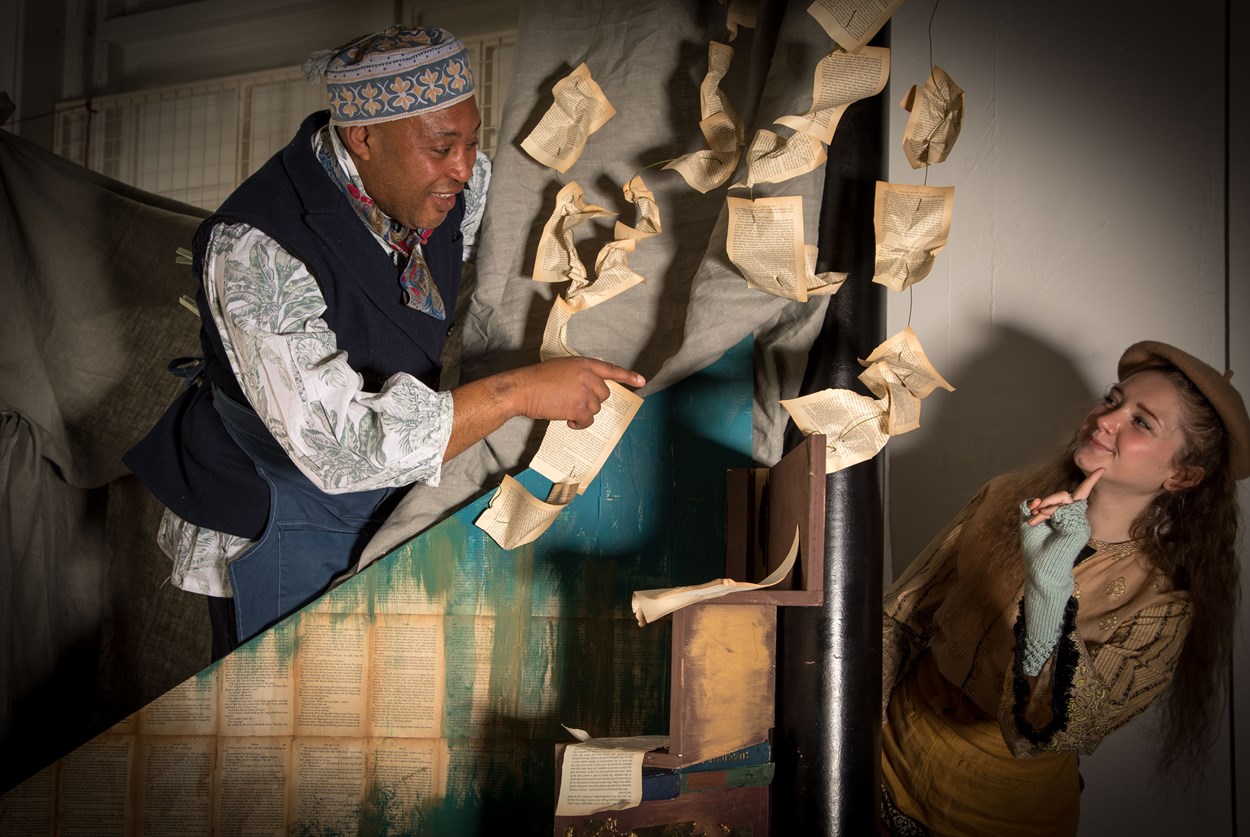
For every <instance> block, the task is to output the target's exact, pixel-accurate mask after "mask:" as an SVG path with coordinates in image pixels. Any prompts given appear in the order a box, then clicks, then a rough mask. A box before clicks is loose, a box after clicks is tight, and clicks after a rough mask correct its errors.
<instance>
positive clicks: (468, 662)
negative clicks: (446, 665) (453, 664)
mask: <svg viewBox="0 0 1250 837" xmlns="http://www.w3.org/2000/svg"><path fill="white" fill-rule="evenodd" d="M504 630H505V634H504V636H503V642H504V643H505V644H506V645H507V646H508V647H507V649H506V650H505V649H500V648H496V647H495V617H494V616H451V615H449V616H447V617H446V622H445V627H444V631H445V633H446V636H447V658H448V659H454V660H457V661H458V665H459V666H461V668H460V670H459V671H458V672H457V674H458V675H459V682H460V683H461V684H464V683H465V681H466V680H469V679H471V681H472V683H471V686H470V687H469V688H468V689H465V688H464V687H463V685H462V687H461V688H460V689H459V690H458V691H457V692H455V693H449V694H448V695H447V699H448V704H449V707H450V708H449V711H448V712H447V713H446V714H447V717H448V719H449V721H450V720H451V719H452V718H453V717H454V719H455V720H454V721H452V722H453V723H455V724H457V726H458V729H459V734H458V737H460V738H471V739H477V738H481V737H482V736H483V734H486V735H489V734H492V733H495V732H496V731H498V730H500V729H501V719H504V718H514V717H516V715H517V713H518V707H517V705H516V703H517V695H516V690H514V689H499V688H498V684H499V683H500V682H511V681H507V680H506V679H505V680H504V681H501V680H500V678H501V677H502V678H507V677H510V676H512V675H513V673H516V676H520V675H519V671H520V667H521V666H522V664H523V661H522V660H521V659H519V655H520V653H521V647H520V646H519V645H518V642H519V636H520V635H521V632H519V631H517V630H515V623H511V624H508V625H507V626H506V627H505V629H504ZM492 680H494V681H495V683H496V689H494V690H492V689H491V681H492ZM466 691H467V692H468V694H466V693H465V692H466ZM453 703H454V704H455V705H454V706H450V704H453ZM485 746H487V747H489V746H492V745H491V744H490V743H489V742H487V743H486V745H485ZM506 749H507V748H505V750H506ZM450 775H451V781H450V783H449V787H451V788H456V789H459V788H464V787H468V786H471V782H472V775H470V776H467V777H466V776H457V775H455V774H454V773H453V774H450ZM457 779H458V780H459V781H457ZM466 783H470V784H466Z"/></svg>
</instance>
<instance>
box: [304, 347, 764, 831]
mask: <svg viewBox="0 0 1250 837" xmlns="http://www.w3.org/2000/svg"><path fill="white" fill-rule="evenodd" d="M752 349H753V347H752V341H751V340H750V338H748V339H747V340H744V341H743V342H742V343H741V344H739V345H738V346H737V347H735V348H734V349H732V350H730V351H729V352H727V353H726V354H725V355H724V356H723V357H722V358H721V359H720V360H719V361H717V362H716V363H715V364H713V365H711V366H709V367H708V368H706V369H704V370H703V371H701V372H699V373H697V374H695V375H693V376H691V377H690V378H688V379H687V380H685V381H683V382H682V383H680V384H678V385H676V386H674V387H671V388H669V389H667V390H665V391H663V392H660V393H657V394H655V395H652V396H650V397H649V398H647V400H646V402H645V403H644V404H643V406H642V408H641V409H640V410H639V412H638V415H637V416H636V417H635V418H634V421H633V422H632V424H631V425H630V427H629V430H628V432H627V433H626V435H625V437H624V438H623V439H622V441H621V443H620V444H619V445H618V446H617V448H616V450H615V451H614V452H613V453H612V456H611V457H610V458H609V460H608V462H607V463H606V464H605V465H604V467H603V469H602V471H601V472H600V475H599V477H598V478H597V479H596V480H595V481H594V482H593V483H592V484H591V486H590V487H589V488H588V489H587V491H586V493H585V494H583V495H582V496H580V497H578V498H576V499H575V500H573V501H572V503H570V505H569V507H568V508H566V509H565V510H564V511H563V512H562V513H561V514H560V516H559V517H558V518H557V519H556V521H555V523H553V525H552V526H551V528H550V529H548V531H547V532H546V533H545V534H544V535H543V536H542V537H541V538H539V539H538V540H537V541H536V542H535V543H533V544H528V545H526V546H523V547H520V548H518V549H516V550H514V551H512V552H506V551H504V550H502V549H500V548H499V547H498V546H497V545H496V544H495V543H494V542H493V541H492V540H491V539H490V538H489V537H488V536H487V535H486V534H485V533H484V532H482V531H481V530H480V529H478V528H477V527H476V526H474V525H473V520H474V519H475V518H476V517H477V516H478V515H479V514H480V513H481V512H482V510H483V509H484V508H485V507H486V505H487V504H488V502H489V498H490V495H489V494H487V495H484V496H483V497H481V498H479V499H478V500H477V501H476V502H474V503H472V504H470V505H469V506H467V507H466V508H464V509H463V510H461V511H460V512H458V513H457V514H456V515H455V516H453V517H452V518H450V519H448V520H446V521H444V522H442V523H440V524H438V525H437V526H435V527H433V528H431V529H430V530H429V531H427V532H425V533H423V534H422V535H420V536H419V537H417V538H415V539H413V540H412V541H410V542H409V543H407V544H405V545H404V546H402V547H400V548H399V549H396V550H395V551H394V552H393V553H391V554H390V555H388V556H386V557H385V558H384V559H382V560H381V561H379V562H377V563H376V564H374V565H373V566H372V567H370V568H369V569H368V570H366V571H365V572H363V573H361V574H360V575H359V576H357V577H355V578H353V579H352V580H350V581H349V582H347V583H346V584H344V585H342V586H341V587H339V588H338V589H336V590H334V591H332V592H331V593H330V594H329V596H331V597H334V598H336V599H338V600H339V601H340V603H341V604H342V606H344V607H348V606H351V605H353V604H356V603H359V601H360V599H361V598H364V599H366V600H367V601H368V604H369V607H370V608H371V609H375V610H376V611H380V612H384V611H386V610H387V599H388V596H389V595H390V592H389V591H391V590H393V589H399V588H404V589H410V588H411V586H412V583H413V582H414V581H415V582H416V583H417V584H418V585H419V586H420V587H421V588H423V589H424V590H426V591H427V592H428V593H431V594H440V595H441V594H444V593H445V594H446V596H447V598H446V605H445V610H444V626H445V627H444V633H445V637H444V644H445V653H446V659H447V678H446V694H445V704H444V713H443V735H444V737H445V738H447V739H448V747H449V751H450V766H449V771H448V783H447V784H448V793H447V795H446V797H445V799H443V800H441V801H440V802H439V803H438V804H437V805H436V806H435V807H434V808H433V809H432V810H423V811H400V810H396V808H395V805H394V800H395V798H396V793H395V792H394V789H390V788H385V787H374V788H371V789H370V792H369V794H368V802H367V804H366V805H365V806H364V809H363V810H362V811H361V816H360V825H361V832H360V833H361V834H362V835H386V836H387V837H393V836H394V835H398V834H430V835H445V834H465V835H468V834H530V833H532V834H550V833H551V827H552V818H553V808H554V787H553V784H554V779H553V758H554V756H553V753H554V746H553V745H554V744H555V742H557V741H569V740H571V739H570V738H569V735H568V733H566V732H565V731H564V730H563V729H562V728H561V726H560V725H561V724H562V723H563V724H568V725H569V726H574V727H580V728H582V729H585V730H587V731H588V732H589V733H590V734H591V735H593V736H597V737H599V736H615V735H637V734H653V733H665V732H667V725H668V686H669V684H668V673H669V662H668V660H669V645H670V639H671V632H670V629H669V621H668V620H664V621H663V622H660V623H658V624H655V625H650V626H648V627H646V628H639V627H638V625H637V622H636V621H635V620H634V617H633V614H632V612H631V611H630V607H629V601H630V594H631V593H632V592H633V591H634V590H636V589H647V588H653V587H665V586H672V585H678V584H689V583H697V582H701V581H706V580H708V579H711V578H715V577H718V576H719V575H721V574H722V570H723V563H724V506H725V472H726V470H727V469H729V468H741V467H748V466H750V465H751V464H752V462H751V407H752ZM517 478H518V479H519V480H520V482H521V483H522V484H523V485H525V486H526V488H527V489H529V490H530V492H531V493H533V494H534V495H535V496H538V497H546V494H547V490H548V489H549V488H550V482H548V481H547V480H546V479H544V478H543V477H541V476H539V475H538V474H536V473H535V472H532V471H528V470H526V471H524V472H523V473H521V474H519V475H518V476H517ZM329 604H330V605H331V607H333V603H332V602H331V603H329ZM487 615H489V616H493V627H494V637H493V643H491V645H490V647H489V650H487V651H485V652H478V651H477V650H476V648H477V646H476V645H475V632H476V631H478V630H479V627H478V625H479V617H481V616H487ZM293 833H299V834H307V835H319V834H323V833H329V832H326V831H324V830H318V828H317V825H316V824H315V823H305V824H299V825H298V826H297V827H296V829H295V831H294V832H293Z"/></svg>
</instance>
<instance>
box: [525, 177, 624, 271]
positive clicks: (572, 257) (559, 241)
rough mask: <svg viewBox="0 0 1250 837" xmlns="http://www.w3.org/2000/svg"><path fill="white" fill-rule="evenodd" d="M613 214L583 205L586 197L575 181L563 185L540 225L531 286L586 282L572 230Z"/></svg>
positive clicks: (586, 204) (584, 269)
mask: <svg viewBox="0 0 1250 837" xmlns="http://www.w3.org/2000/svg"><path fill="white" fill-rule="evenodd" d="M614 214H615V213H612V212H608V211H607V210H605V209H604V208H603V207H601V206H595V205H594V204H589V203H586V196H585V194H584V193H583V192H582V187H581V186H580V185H578V183H577V181H576V180H574V181H571V182H569V183H568V184H566V185H565V186H564V187H563V188H562V189H560V191H559V192H558V193H556V203H555V207H554V208H553V209H552V210H551V217H549V218H548V219H547V223H546V224H544V225H543V232H542V235H541V236H540V237H539V239H538V248H537V250H536V251H535V255H534V270H533V278H534V281H535V282H563V281H565V280H566V279H571V280H573V281H574V282H584V281H585V280H586V266H585V265H583V264H582V260H581V258H579V257H578V255H577V247H576V245H575V244H574V242H573V230H575V229H576V228H577V227H579V226H581V225H582V224H584V223H586V222H587V221H589V220H591V219H592V218H610V217H612V216H613V215H614Z"/></svg>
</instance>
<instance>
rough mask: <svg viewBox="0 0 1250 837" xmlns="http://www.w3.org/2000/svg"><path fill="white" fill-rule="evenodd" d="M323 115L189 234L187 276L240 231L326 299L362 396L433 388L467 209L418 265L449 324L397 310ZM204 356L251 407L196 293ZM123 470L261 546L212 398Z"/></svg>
mask: <svg viewBox="0 0 1250 837" xmlns="http://www.w3.org/2000/svg"><path fill="white" fill-rule="evenodd" d="M328 118H329V113H328V112H327V111H321V112H318V113H314V114H312V115H311V116H309V117H308V118H307V119H305V120H304V123H303V124H302V125H301V126H300V129H299V132H298V133H297V134H296V135H295V138H294V139H292V140H291V142H290V144H289V145H287V147H286V148H284V149H283V150H282V151H280V152H278V153H277V154H275V155H274V156H273V157H272V158H271V159H270V160H269V161H268V162H267V163H265V165H264V166H262V167H261V168H260V169H259V170H258V171H257V172H256V173H255V174H253V175H252V176H251V177H250V178H248V179H247V180H246V181H245V182H244V183H243V184H242V185H240V186H239V188H238V189H236V190H235V192H234V193H233V194H232V195H231V196H230V197H229V198H227V199H226V201H225V203H223V204H222V205H221V208H220V209H219V210H218V211H217V212H216V214H214V215H212V216H211V217H210V218H208V219H207V220H205V221H204V223H203V224H201V225H200V227H199V229H198V230H197V231H196V234H195V239H194V243H193V252H194V266H193V269H194V270H195V272H196V275H197V276H202V275H203V273H202V267H203V264H204V259H205V253H206V251H207V247H208V240H209V238H210V234H211V231H212V228H213V227H214V226H215V225H216V224H218V223H238V222H243V223H247V224H249V225H251V226H253V227H255V228H257V229H259V230H261V231H262V232H264V233H266V234H267V235H269V236H270V237H271V238H273V239H274V240H276V241H277V242H278V243H279V244H280V245H281V246H282V247H283V249H285V250H286V251H287V252H288V253H290V254H291V255H292V256H294V257H295V258H297V259H299V260H300V261H301V262H303V263H304V264H305V265H306V266H307V267H308V270H309V272H310V273H311V274H312V276H313V278H314V279H316V281H317V285H318V286H319V287H320V289H321V293H322V294H323V295H324V296H325V300H326V312H325V314H324V315H323V318H324V319H325V321H326V323H327V324H328V325H329V326H330V328H331V329H333V331H334V333H335V336H336V338H337V340H338V346H339V348H340V349H341V350H343V351H346V352H347V358H348V363H349V364H350V365H351V367H352V368H353V369H354V370H356V371H357V372H359V373H360V375H361V376H362V378H363V379H364V387H365V389H366V390H367V391H373V392H376V391H377V390H378V389H379V388H380V385H381V384H382V382H383V381H385V380H386V379H387V378H389V377H390V376H391V375H393V374H395V373H396V372H407V373H408V374H410V375H413V376H414V377H416V378H418V379H420V380H421V381H423V382H424V383H426V384H427V385H429V386H430V387H437V385H438V373H439V369H440V363H439V360H440V355H441V353H442V349H443V343H444V341H445V340H446V338H447V329H448V328H449V327H450V325H451V321H452V317H453V315H454V313H455V303H456V293H457V291H458V290H459V286H460V268H461V260H462V249H463V241H462V234H461V231H460V223H461V221H462V220H463V218H464V198H463V196H459V197H457V200H456V206H455V208H454V209H453V210H452V211H451V212H450V213H449V214H448V216H447V218H446V220H444V221H443V223H442V224H440V225H439V226H438V228H437V229H435V230H434V233H433V235H431V236H430V240H429V242H428V243H427V244H426V245H425V248H424V252H425V260H426V262H427V264H428V265H429V267H430V272H431V273H432V274H433V276H434V280H435V284H437V285H438V290H439V293H440V294H442V297H443V302H444V304H445V305H446V309H447V319H446V320H442V321H440V320H436V319H434V318H433V317H430V316H428V315H426V314H423V313H421V312H420V311H416V310H414V309H411V308H408V307H407V306H406V305H404V304H403V299H402V290H401V288H400V285H399V273H400V270H401V268H400V267H397V266H396V265H395V263H394V262H393V261H392V260H391V259H390V257H389V256H388V255H387V254H386V252H385V251H384V250H383V249H382V248H381V247H380V246H379V245H378V242H377V239H375V238H374V237H373V235H372V234H371V233H370V232H369V230H368V228H367V227H365V225H364V224H363V223H362V222H361V220H360V217H359V216H358V215H357V214H356V212H355V210H354V209H353V208H352V206H351V204H349V203H348V201H347V199H346V198H345V197H344V196H343V194H342V192H341V191H340V190H339V187H338V186H337V184H335V183H334V182H333V181H332V180H331V179H330V177H329V175H327V174H326V172H325V170H324V169H323V168H322V166H321V163H320V161H318V160H317V158H316V155H315V154H314V153H313V149H312V137H313V135H314V134H315V133H316V132H317V131H319V130H320V129H321V127H322V126H323V125H325V124H326V121H327V120H328ZM197 302H198V304H199V309H200V320H201V329H200V345H201V348H202V351H203V354H204V373H205V376H206V377H207V379H208V380H209V381H211V382H212V383H214V384H216V385H217V386H218V387H220V388H221V389H222V390H223V391H224V392H226V393H227V394H229V395H231V396H232V397H233V398H235V399H236V400H237V401H239V402H241V403H247V398H246V397H245V396H244V394H243V391H242V390H241V389H240V387H239V384H238V381H236V380H235V377H234V373H233V371H232V370H231V368H230V362H229V360H228V358H227V357H226V353H225V350H224V349H223V347H222V343H221V337H220V335H219V334H218V333H217V328H216V326H215V324H214V322H213V318H212V315H211V313H210V312H209V310H208V307H207V302H206V300H205V295H204V289H203V285H202V283H201V287H200V291H199V293H198V294H197ZM123 460H124V461H125V463H126V465H127V466H128V467H129V468H130V469H131V471H133V472H134V474H135V475H136V476H137V477H138V478H139V479H140V480H141V481H142V482H143V483H144V484H145V485H146V486H147V487H148V488H149V489H151V491H152V493H153V494H155V495H156V496H157V498H158V499H160V500H161V502H163V503H164V504H165V505H166V506H168V507H169V508H170V509H172V510H173V511H174V512H175V513H176V514H178V516H179V517H181V518H182V519H183V520H186V521H188V522H191V523H194V524H197V525H199V526H205V527H208V528H210V529H216V530H218V531H221V532H229V533H231V534H234V535H240V536H242V537H247V538H256V537H259V535H260V534H261V532H262V531H263V529H264V526H265V520H266V517H267V514H268V508H269V494H268V487H267V486H266V484H265V482H264V480H263V479H261V477H260V476H258V475H257V474H256V471H255V468H254V467H253V465H252V462H251V460H250V459H249V458H248V456H247V454H245V453H244V452H243V451H242V450H240V449H239V447H238V446H237V445H236V444H235V443H234V441H233V440H232V439H231V438H230V437H229V435H228V434H227V433H226V430H225V427H224V426H223V425H222V423H221V418H220V417H219V416H218V415H217V412H216V410H214V409H213V405H212V393H211V387H207V386H203V385H200V386H192V387H189V388H188V389H187V390H186V391H185V392H184V393H182V395H180V396H179V397H178V398H177V399H175V401H174V402H173V403H172V404H171V405H170V406H169V409H168V410H166V412H165V414H164V415H163V416H162V417H161V419H160V420H159V421H158V422H157V424H156V425H155V426H154V427H153V428H152V430H151V431H150V432H149V433H148V435H147V436H145V437H144V439H143V440H142V441H140V442H139V444H138V445H136V446H135V447H133V448H132V449H131V450H129V451H127V453H126V455H125V456H124V457H123Z"/></svg>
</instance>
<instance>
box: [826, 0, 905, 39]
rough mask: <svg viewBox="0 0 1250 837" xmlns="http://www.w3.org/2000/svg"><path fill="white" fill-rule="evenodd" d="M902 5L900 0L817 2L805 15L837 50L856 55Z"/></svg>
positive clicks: (831, 0) (828, 0)
mask: <svg viewBox="0 0 1250 837" xmlns="http://www.w3.org/2000/svg"><path fill="white" fill-rule="evenodd" d="M901 5H903V0H816V2H815V3H812V5H810V6H808V7H807V13H808V14H810V15H811V16H812V17H814V18H816V20H817V21H818V22H819V23H820V25H821V27H822V28H823V29H824V30H825V32H826V33H828V35H829V37H830V38H833V39H834V40H835V41H837V43H838V46H840V47H842V48H843V49H845V50H846V51H847V52H858V51H859V49H860V47H862V46H863V45H864V44H866V43H868V42H869V41H871V40H872V36H873V35H875V34H877V33H878V32H880V31H881V27H882V26H885V22H886V21H887V20H889V19H890V17H891V16H892V15H893V14H894V12H895V11H897V10H898V7H899V6H901Z"/></svg>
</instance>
